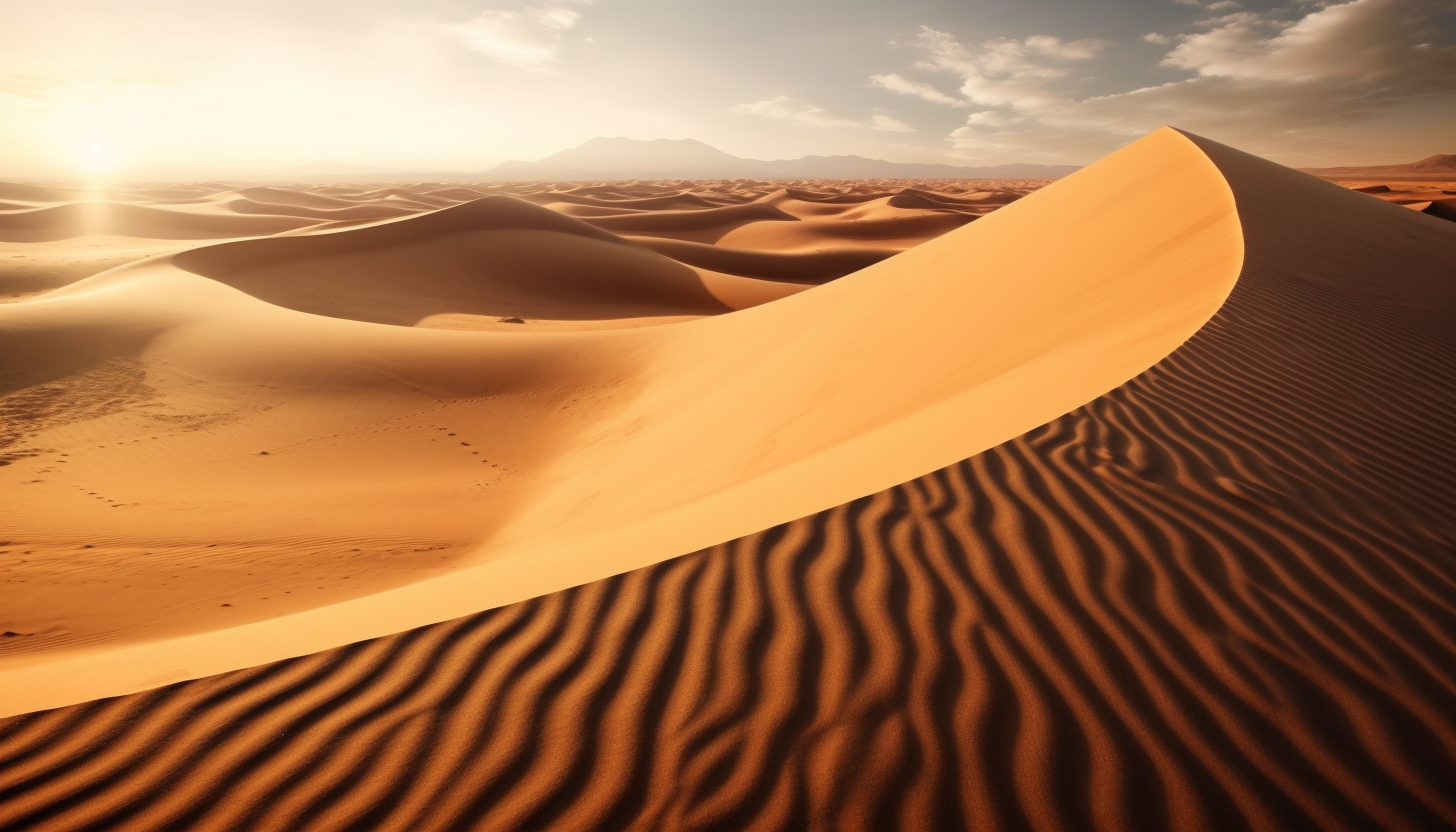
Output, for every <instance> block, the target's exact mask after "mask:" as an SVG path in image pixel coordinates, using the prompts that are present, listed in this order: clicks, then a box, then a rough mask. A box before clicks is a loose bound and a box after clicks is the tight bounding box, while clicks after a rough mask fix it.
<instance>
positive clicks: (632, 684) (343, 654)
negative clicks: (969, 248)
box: [0, 134, 1456, 830]
mask: <svg viewBox="0 0 1456 832" xmlns="http://www.w3.org/2000/svg"><path fill="white" fill-rule="evenodd" d="M1173 138H1175V137H1174V136H1169V135H1167V134H1164V135H1163V139H1165V140H1171V139H1173ZM1176 138H1179V140H1180V141H1181V137H1176ZM1191 141H1192V142H1193V143H1194V144H1195V145H1196V147H1197V149H1198V152H1202V153H1207V158H1208V159H1210V160H1211V161H1212V165H1213V166H1214V167H1213V168H1212V169H1214V170H1216V172H1217V174H1218V175H1219V177H1220V181H1226V183H1227V185H1226V187H1227V189H1228V192H1230V193H1231V194H1232V199H1233V201H1234V204H1235V206H1236V209H1237V214H1236V219H1237V223H1238V227H1239V228H1240V229H1241V232H1242V233H1241V237H1242V254H1243V257H1242V266H1241V267H1240V266H1238V262H1237V261H1236V262H1235V272H1236V274H1237V282H1236V283H1235V284H1233V286H1232V291H1231V293H1230V294H1228V295H1227V300H1226V301H1224V302H1223V303H1222V305H1221V306H1218V307H1217V312H1216V313H1215V314H1213V316H1212V318H1211V320H1208V321H1207V323H1206V324H1203V325H1202V326H1201V327H1198V328H1196V329H1197V331H1196V334H1193V335H1192V337H1191V338H1190V339H1188V340H1187V341H1186V343H1182V345H1181V346H1179V347H1178V348H1177V349H1176V351H1173V352H1172V353H1171V354H1169V355H1166V357H1164V358H1162V360H1160V361H1157V362H1156V364H1154V365H1153V366H1152V367H1151V368H1150V369H1148V370H1147V371H1146V372H1142V373H1141V374H1139V375H1137V376H1136V378H1133V379H1132V380H1131V381H1128V382H1127V383H1125V384H1121V385H1120V386H1116V387H1115V389H1111V391H1110V392H1107V393H1106V394H1104V395H1101V396H1099V397H1096V398H1094V399H1093V400H1092V401H1090V403H1088V404H1086V405H1084V406H1081V407H1077V408H1075V409H1070V412H1066V413H1065V415H1061V416H1059V417H1056V418H1053V419H1051V420H1050V421H1049V422H1048V421H1046V420H1042V421H1043V422H1046V423H1045V424H1041V425H1040V426H1039V427H1033V428H1031V429H1030V430H1029V432H1024V433H1021V434H1020V435H1019V436H1016V437H1015V438H1009V439H1008V440H1007V441H1000V442H998V443H996V444H994V446H992V447H989V448H987V449H986V450H984V451H983V452H981V453H979V454H976V455H974V456H971V457H970V458H969V459H966V460H965V461H962V462H958V463H955V464H951V465H949V467H944V468H941V469H940V470H937V471H935V472H934V473H930V474H926V475H924V476H921V477H919V478H918V479H914V480H912V481H909V482H906V483H905V484H903V485H899V486H895V487H892V488H889V489H887V490H882V491H879V492H877V493H874V494H872V495H871V496H868V497H863V498H860V499H855V500H852V501H849V502H845V503H844V504H842V505H838V506H837V507H834V508H830V509H828V510H825V511H821V512H818V513H815V514H812V515H810V516H805V517H802V518H801V519H797V520H792V521H791V522H787V523H783V524H781V525H776V526H773V527H772V528H769V529H768V530H766V531H763V532H758V533H755V534H750V535H748V536H745V537H738V538H737V539H735V540H733V541H732V542H729V543H724V544H721V545H718V546H713V547H711V548H707V549H705V550H703V551H700V552H697V553H695V554H692V555H688V556H685V557H679V558H676V559H673V560H668V561H666V562H663V563H659V564H657V565H654V566H648V567H646V568H641V569H637V570H635V571H632V572H629V573H627V574H623V575H620V576H618V577H612V578H606V579H604V580H598V581H595V582H593V583H590V584H587V585H585V586H581V587H578V588H575V589H568V590H564V591H561V592H557V593H554V594H550V595H545V596H543V597H539V598H536V599H533V600H529V601H524V602H521V603H516V604H512V605H510V606H506V607H503V608H501V609H497V610H493V611H490V612H484V613H479V614H476V615H472V616H468V617H464V618H460V619H457V620H453V621H449V622H446V623H442V624H437V625H434V626H430V627H424V628H420V629H413V630H410V631H408V632H404V633H400V634H398V635H393V636H389V637H386V638H380V639H375V640H372V641H367V642H363V643H359V644H355V645H351V646H347V647H342V648H337V649H333V650H328V651H323V652H318V653H315V654H313V655H310V656H306V657H303V658H298V659H291V660H288V661H284V662H277V663H273V664H268V665H264V666H260V667H255V668H252V669H249V670H241V671H236V672H233V673H227V674H222V675H217V676H212V677H210V678H206V679H200V680H197V681H193V682H186V683H183V684H178V685H172V686H170V687H165V688H161V689H158V690H153V691H150V692H147V693H139V694H133V695H130V696H124V697H119V698H114V699H109V700H103V701H98V702H92V703H89V704H83V705H76V706H72V707H69V708H61V709H57V710H52V711H47V712H44V713H39V714H33V715H30V716H24V717H18V718H13V719H11V720H8V721H7V723H6V724H5V726H4V728H3V733H0V760H3V763H0V772H3V773H0V824H4V825H6V826H7V827H14V828H18V829H31V828H56V829H66V828H71V829H80V828H97V829H103V828H104V829H111V828H136V829H151V828H250V829H253V828H256V829H300V828H309V829H313V828H318V829H350V828H391V829H457V828H458V829H470V828H480V829H542V828H560V829H634V828H635V829H744V828H757V829H786V830H787V829H804V828H825V829H886V828H905V829H918V828H924V829H942V828H947V829H954V828H987V829H1086V828H1097V829H1130V828H1133V829H1145V828H1170V829H1238V828H1265V829H1302V828H1320V829H1350V830H1359V829H1370V828H1383V829H1432V828H1450V827H1452V826H1456V799H1453V797H1452V796H1451V790H1450V789H1449V783H1450V782H1452V780H1453V778H1456V602H1453V600H1452V599H1453V598H1456V594H1453V590H1456V559H1453V558H1456V482H1453V480H1456V476H1453V474H1452V471H1456V464H1453V463H1456V442H1453V441H1452V437H1453V436H1456V415H1453V414H1456V401H1453V399H1456V393H1453V391H1452V389H1451V387H1450V385H1449V383H1448V380H1449V379H1450V378H1451V377H1452V376H1453V370H1456V366H1453V365H1456V335H1453V332H1456V328H1453V327H1452V326H1451V321H1450V315H1451V312H1450V310H1451V309H1452V308H1456V283H1453V281H1452V279H1451V275H1452V274H1456V226H1453V225H1451V224H1450V223H1446V222H1443V221H1441V220H1439V219H1436V218H1433V217H1429V216H1422V215H1420V214H1418V213H1416V212H1413V211H1409V210H1407V209H1405V208H1401V207H1398V206H1393V205H1386V204H1381V203H1380V202H1377V201H1375V200H1373V199H1369V198H1368V197H1366V196H1364V195H1360V194H1355V193H1351V192H1349V191H1346V190H1343V189H1341V188H1339V187H1337V186H1334V185H1330V184H1327V183H1324V182H1320V181H1318V180H1315V179H1313V178H1311V177H1308V176H1305V175H1302V174H1298V173H1296V172H1293V171H1288V170H1286V169H1282V168H1279V167H1277V166H1275V165H1272V164H1269V163H1266V162H1262V161H1260V160H1257V159H1254V158H1252V157H1248V156H1245V155H1244V154H1241V153H1238V152H1237V151H1232V150H1230V149H1228V148H1224V147H1221V146H1218V145H1216V144H1213V143H1210V142H1205V141H1203V140H1199V139H1196V138H1195V139H1192V140H1191ZM1175 144H1176V143H1175ZM1136 150H1137V148H1136V147H1135V148H1133V152H1136ZM1125 152H1126V151H1125ZM1094 167H1095V166H1094ZM1089 170H1091V169H1089ZM1079 176H1081V174H1079ZM1084 181H1086V180H1085V179H1084ZM1068 184H1071V183H1070V182H1069V183H1068ZM1064 190H1065V189H1064ZM1055 192H1056V189H1051V190H1048V191H1047V192H1046V193H1045V196H1044V198H1039V200H1040V201H1039V202H1037V204H1036V206H1035V207H1037V208H1047V207H1048V206H1051V205H1052V204H1053V203H1052V197H1053V196H1054V195H1055ZM1113 196H1116V197H1120V198H1123V199H1128V198H1130V197H1129V196H1128V195H1127V194H1121V193H1119V194H1115V195H1113ZM1169 204H1170V205H1176V203H1169ZM1024 207H1025V208H1026V209H1031V208H1032V207H1033V201H1028V202H1027V203H1026V205H1025V206H1024ZM1177 207H1178V208H1179V209H1188V208H1189V206H1188V205H1177ZM1030 213H1031V211H1030V210H1024V211H1022V215H1023V216H1025V215H1029V214H1030ZM1038 213H1043V215H1045V214H1050V213H1052V212H1051V211H1050V210H1048V211H1045V212H1038ZM992 216H993V217H996V216H1001V214H1000V212H998V213H997V214H994V215H992ZM1006 216H1007V217H1008V218H1012V217H1014V215H1013V214H1012V213H1010V212H1007V214H1006ZM1011 221H1012V220H1008V221H1007V223H1006V226H1005V227H1009V226H1010V222H1011ZM983 222H987V227H988V228H990V227H992V226H991V225H990V224H989V221H983ZM980 225H981V223H977V224H976V225H975V226H973V228H975V227H977V226H980ZM1061 230H1062V229H1061V228H1057V229H1055V231H1057V232H1060V231H1061ZM1049 233H1050V232H1049ZM953 242H954V236H953V235H952V236H946V237H944V238H942V239H941V241H940V243H941V245H942V247H944V246H945V245H946V244H950V243H953ZM1187 244H1188V243H1187V241H1186V239H1185V240H1184V241H1182V245H1184V246H1186V245H1187ZM1169 246H1170V247H1171V248H1172V249H1173V250H1175V251H1177V250H1179V248H1178V242H1170V243H1169ZM930 250H931V246H930V245H929V244H927V245H926V246H923V247H920V248H917V249H915V250H912V252H911V253H912V254H913V253H915V252H916V251H921V252H924V251H930ZM898 260H900V258H898V257H897V258H894V259H892V260H889V261H886V262H885V263H884V264H883V267H888V266H890V265H891V264H893V263H895V262H896V261H898ZM1165 264H1166V261H1165ZM873 273H874V272H873V270H870V271H866V272H864V273H861V274H860V276H861V277H862V276H864V275H873ZM847 285H851V284H849V283H846V282H844V281H840V282H837V283H835V284H832V286H833V287H842V286H847ZM859 285H860V286H863V285H865V284H864V283H862V284H859ZM825 288H830V287H825ZM820 291H822V290H821V289H815V290H814V292H820ZM812 295H813V293H806V294H803V295H799V296H797V297H796V298H791V299H790V300H797V299H798V298H803V299H808V298H810V297H812ZM1219 300H1222V297H1221V296H1220V297H1219ZM785 304H786V302H777V303H774V304H770V305H768V306H764V307H762V310H761V311H763V312H767V311H769V310H773V309H776V308H777V309H783V308H791V307H789V306H786V305H785ZM739 314H743V313H739ZM734 317H735V316H724V317H722V318H718V319H713V320H715V321H725V322H726V321H729V320H731V319H733V318H734ZM705 320H706V319H705ZM1332 333H1337V334H1338V337H1332ZM1177 340H1179V341H1181V340H1182V339H1181V338H1179V339H1177ZM1164 352H1165V353H1166V352H1167V351H1166V350H1165V351H1164ZM88 372H96V371H88ZM124 372H125V371H123V370H120V369H118V370H115V371H113V372H112V373H111V375H112V376H116V375H117V374H124ZM131 372H134V371H131ZM150 378H151V377H150V376H148V381H149V383H150ZM97 384H98V385H99V386H103V387H104V384H101V382H97ZM116 384H117V386H118V387H120V388H121V389H129V388H128V386H127V385H126V384H123V383H120V382H118V383H116ZM131 386H132V387H134V386H135V385H134V384H133V385H131ZM1104 389H1106V388H1104ZM1089 398H1090V397H1089ZM105 406H124V403H121V404H117V405H105ZM103 409H104V406H103ZM963 421H964V422H965V423H966V425H967V429H968V430H971V431H975V430H977V429H978V427H977V426H976V425H975V424H973V421H974V420H973V419H971V418H969V417H965V418H963ZM902 442H903V439H902ZM720 539H722V538H720ZM161 683H162V682H158V684H161Z"/></svg>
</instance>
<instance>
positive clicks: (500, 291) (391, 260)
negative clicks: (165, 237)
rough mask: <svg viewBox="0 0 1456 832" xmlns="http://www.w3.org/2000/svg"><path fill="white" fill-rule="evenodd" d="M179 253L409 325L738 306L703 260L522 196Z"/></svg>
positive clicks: (316, 302)
mask: <svg viewBox="0 0 1456 832" xmlns="http://www.w3.org/2000/svg"><path fill="white" fill-rule="evenodd" d="M174 262H175V263H176V264H177V265H178V266H180V267H181V268H183V269H186V270H188V271H191V272H195V273H197V274H201V275H204V276H206V277H210V278H212V279H214V280H217V281H219V282H222V283H226V284H228V285H229V286H233V287H235V288H238V289H241V290H242V291H244V292H247V293H248V294H250V295H253V296H254V297H258V298H261V299H263V300H266V301H268V302H269V303H273V304H277V305H278V306H283V307H287V308H289V309H297V310H299V311H301V312H309V313H313V314H316V315H329V316H331V317H340V318H352V319H354V320H360V321H371V322H374V323H391V324H399V325H404V326H410V325H414V324H418V323H419V322H420V321H422V320H424V319H426V318H429V317H431V316H433V315H439V314H443V313H455V314H466V315H477V316H485V317H496V318H499V317H512V316H514V317H522V318H550V319H553V320H574V319H587V320H601V319H611V318H640V317H651V316H669V315H709V314H717V313H721V312H726V311H728V309H729V307H728V306H726V305H725V304H724V303H723V302H722V301H720V300H718V299H717V298H716V297H715V296H714V295H713V294H712V293H711V292H710V291H709V289H708V287H706V286H705V285H704V284H703V282H702V280H701V279H700V278H699V276H698V275H697V274H696V273H695V272H693V271H692V270H691V269H689V268H686V267H684V266H683V265H681V264H679V263H677V262H674V261H673V260H670V259H668V258H665V257H662V256H660V255H657V254H655V253H653V252H651V251H648V250H646V249H643V248H642V247H640V246H636V245H633V244H631V243H628V242H626V241H624V240H622V239H620V238H618V237H615V236H613V235H611V234H608V233H606V232H603V231H599V230H598V229H596V228H594V227H592V226H591V225H588V224H586V223H584V222H581V221H578V220H574V219H571V218H569V217H564V216H562V215H560V214H558V213H555V212H553V211H549V210H547V209H545V208H539V207H536V206H534V205H531V204H529V203H526V202H523V201H520V200H516V199H511V198H510V197H484V198H481V199H478V200H475V201H472V202H468V203H465V204H462V205H458V206H455V207H452V208H448V209H445V210H442V211H436V212H433V213H428V214H424V215H421V216H418V217H414V218H411V219H407V220H404V221H401V222H393V223H385V224H380V225H372V226H368V227H364V228H357V229H352V230H347V231H340V232H335V233H330V234H319V235H312V236H301V237H276V238H272V239H264V240H251V241H244V242H237V243H231V244H226V245H220V246H213V247H210V248H207V249H204V250H200V251H193V252H189V253H187V254H184V255H180V256H179V257H178V258H176V259H175V260H174ZM584 264H590V268H589V269H586V268H583V266H584Z"/></svg>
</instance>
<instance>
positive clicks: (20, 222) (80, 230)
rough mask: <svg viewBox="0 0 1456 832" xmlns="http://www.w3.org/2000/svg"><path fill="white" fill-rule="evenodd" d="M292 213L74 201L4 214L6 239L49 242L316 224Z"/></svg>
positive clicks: (254, 231)
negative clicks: (95, 236) (213, 211)
mask: <svg viewBox="0 0 1456 832" xmlns="http://www.w3.org/2000/svg"><path fill="white" fill-rule="evenodd" d="M312 222H314V220H310V219H307V218H299V217H291V216H276V215H274V216H246V215H242V216H240V215H236V214H230V215H223V214H211V213H200V212H191V211H178V210H166V209H163V208H152V207H149V206H146V205H131V204H127V203H116V202H73V203H69V204H66V205H56V206H51V207H48V208H36V209H33V210H30V211H12V212H8V213H5V214H0V242H24V243H34V242H47V241H51V240H63V239H67V238H71V237H81V236H85V235H93V234H101V235H115V236H122V237H144V238H156V239H168V240H195V239H209V238H211V239H216V238H220V237H251V236H254V235H258V234H275V233H277V232H279V231H287V230H290V229H294V228H301V227H303V226H306V225H310V224H312Z"/></svg>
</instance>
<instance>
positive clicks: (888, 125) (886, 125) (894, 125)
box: [870, 114, 915, 133]
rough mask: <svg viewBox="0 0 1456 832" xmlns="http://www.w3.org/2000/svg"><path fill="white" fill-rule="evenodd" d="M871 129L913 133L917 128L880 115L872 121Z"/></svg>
mask: <svg viewBox="0 0 1456 832" xmlns="http://www.w3.org/2000/svg"><path fill="white" fill-rule="evenodd" d="M870 127H872V128H873V129H875V130H885V131H888V132H891V133H911V132H914V130H915V128H914V127H911V126H910V125H908V124H906V123H905V122H903V121H900V120H899V119H894V118H891V117H889V116H887V115H883V114H879V115H875V116H874V117H872V118H871V119H870Z"/></svg>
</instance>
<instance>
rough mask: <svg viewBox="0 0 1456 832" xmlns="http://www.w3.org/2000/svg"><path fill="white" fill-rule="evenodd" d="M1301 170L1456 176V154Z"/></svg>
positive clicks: (1328, 173)
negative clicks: (1401, 163) (1405, 160)
mask: <svg viewBox="0 0 1456 832" xmlns="http://www.w3.org/2000/svg"><path fill="white" fill-rule="evenodd" d="M1300 170H1303V171H1304V172H1305V173H1312V174H1314V175H1316V176H1345V177H1356V178H1359V177H1368V176H1419V177H1438V178H1443V177H1456V154H1449V153H1438V154H1436V155H1435V156H1428V157H1426V158H1425V159H1422V160H1420V161H1419V162H1408V163H1406V164H1404V165H1373V166H1370V167H1344V168H1300Z"/></svg>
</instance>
